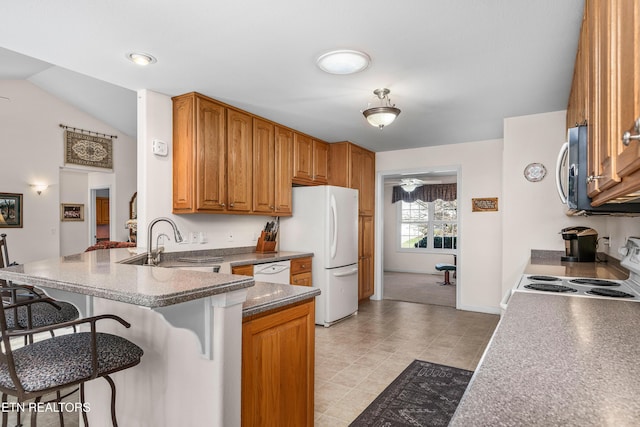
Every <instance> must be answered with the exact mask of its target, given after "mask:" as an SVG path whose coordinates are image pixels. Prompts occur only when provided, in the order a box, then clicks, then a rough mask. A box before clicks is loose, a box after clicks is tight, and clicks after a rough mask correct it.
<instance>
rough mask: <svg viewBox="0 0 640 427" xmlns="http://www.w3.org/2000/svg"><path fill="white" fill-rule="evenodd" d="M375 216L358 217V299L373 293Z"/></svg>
mask: <svg viewBox="0 0 640 427" xmlns="http://www.w3.org/2000/svg"><path fill="white" fill-rule="evenodd" d="M373 224H374V222H373V217H371V216H360V217H359V218H358V228H359V230H358V236H359V244H358V252H359V254H360V256H359V258H358V269H359V272H358V273H359V274H358V299H365V298H369V297H370V296H371V295H373V291H374V287H373V269H374V266H373V241H374V234H373V233H374V229H373Z"/></svg>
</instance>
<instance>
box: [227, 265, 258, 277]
mask: <svg viewBox="0 0 640 427" xmlns="http://www.w3.org/2000/svg"><path fill="white" fill-rule="evenodd" d="M231 274H238V275H240V276H252V277H253V265H252V264H249V265H237V266H235V267H231Z"/></svg>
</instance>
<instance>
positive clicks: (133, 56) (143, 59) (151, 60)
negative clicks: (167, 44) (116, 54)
mask: <svg viewBox="0 0 640 427" xmlns="http://www.w3.org/2000/svg"><path fill="white" fill-rule="evenodd" d="M127 59H128V60H129V61H131V62H133V63H135V64H138V65H141V66H143V67H144V66H145V65H149V64H155V63H156V62H158V60H157V59H156V58H155V57H154V56H153V55H150V54H148V53H142V52H132V53H129V54H127Z"/></svg>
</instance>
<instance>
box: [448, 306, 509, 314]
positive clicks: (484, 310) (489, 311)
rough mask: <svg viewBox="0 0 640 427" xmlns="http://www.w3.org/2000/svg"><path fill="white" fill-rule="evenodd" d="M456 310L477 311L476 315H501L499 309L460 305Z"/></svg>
mask: <svg viewBox="0 0 640 427" xmlns="http://www.w3.org/2000/svg"><path fill="white" fill-rule="evenodd" d="M458 310H465V311H477V312H478V313H486V314H502V312H501V310H500V307H477V306H472V305H461V306H459V307H458Z"/></svg>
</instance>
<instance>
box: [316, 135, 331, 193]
mask: <svg viewBox="0 0 640 427" xmlns="http://www.w3.org/2000/svg"><path fill="white" fill-rule="evenodd" d="M328 177H329V144H327V143H326V142H322V141H316V140H315V139H314V140H313V182H314V183H316V184H326V183H327V182H329V181H328Z"/></svg>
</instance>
